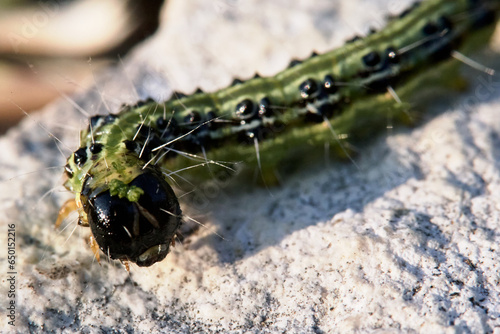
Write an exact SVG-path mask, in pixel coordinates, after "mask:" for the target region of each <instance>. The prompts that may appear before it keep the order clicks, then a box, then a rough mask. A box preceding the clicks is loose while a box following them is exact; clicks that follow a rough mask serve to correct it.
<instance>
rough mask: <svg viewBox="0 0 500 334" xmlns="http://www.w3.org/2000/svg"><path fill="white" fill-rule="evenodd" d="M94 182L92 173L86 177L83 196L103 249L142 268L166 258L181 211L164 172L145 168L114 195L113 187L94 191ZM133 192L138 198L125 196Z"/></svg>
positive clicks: (85, 208) (90, 223)
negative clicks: (92, 185)
mask: <svg viewBox="0 0 500 334" xmlns="http://www.w3.org/2000/svg"><path fill="white" fill-rule="evenodd" d="M91 181H92V178H91V177H90V176H89V177H87V178H86V179H85V182H84V186H83V190H82V196H81V198H82V204H83V208H84V210H85V212H86V213H87V217H88V222H89V225H90V228H91V230H92V234H93V236H94V238H95V240H96V242H97V244H98V245H99V248H100V249H101V250H102V252H103V253H104V254H106V255H108V256H109V257H110V258H111V259H116V260H123V261H131V262H134V263H136V264H137V265H138V266H141V267H147V266H150V265H152V264H154V263H156V262H158V261H161V260H163V259H164V258H165V256H167V253H168V252H169V248H170V244H171V243H172V240H173V238H174V236H175V234H176V232H177V230H178V228H179V226H180V225H181V210H180V207H179V203H178V201H177V197H176V196H175V194H174V191H173V190H172V188H171V187H170V186H169V185H168V183H166V182H165V180H164V179H163V178H162V177H161V174H158V173H156V172H154V171H152V170H146V172H144V173H143V174H140V175H139V176H137V177H136V178H135V179H134V180H133V181H132V182H130V184H128V185H124V184H123V187H124V188H123V189H124V190H123V191H118V194H113V195H111V191H110V190H106V191H104V192H102V193H99V194H95V195H94V194H92V189H91V188H92V187H91V186H90V184H91ZM131 191H132V192H134V191H135V192H136V196H135V198H134V197H133V196H132V199H129V198H128V197H127V196H122V195H123V193H130V192H131ZM120 192H122V194H120ZM120 196H122V197H120Z"/></svg>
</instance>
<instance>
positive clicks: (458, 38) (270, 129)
mask: <svg viewBox="0 0 500 334" xmlns="http://www.w3.org/2000/svg"><path fill="white" fill-rule="evenodd" d="M499 6H500V1H498V0H482V1H481V0H477V1H473V0H459V1H441V0H429V1H425V2H416V3H415V4H414V5H413V6H412V7H411V8H410V9H408V10H406V11H404V12H403V13H401V14H400V15H399V16H398V17H397V18H394V19H393V20H392V21H391V22H390V23H389V24H388V25H387V27H386V28H385V29H383V30H381V31H379V32H375V33H373V34H371V35H369V36H367V37H365V38H354V39H352V40H350V41H349V42H348V43H346V45H345V46H343V47H341V48H339V49H336V50H333V51H331V52H328V53H325V54H322V55H317V54H313V55H312V56H311V57H310V58H308V59H307V60H304V61H292V63H291V64H290V66H289V67H288V68H287V69H285V70H283V71H282V72H280V73H278V74H277V75H275V76H274V77H266V78H262V77H259V76H256V77H254V78H253V79H250V80H248V81H245V82H241V81H239V80H235V81H234V82H233V84H232V85H231V86H230V87H227V88H225V89H222V90H220V91H217V92H213V93H204V92H201V91H198V92H196V93H194V94H192V95H190V96H183V95H181V94H177V93H174V95H173V97H172V98H171V99H170V100H168V101H166V102H164V103H157V102H154V101H145V102H141V103H138V104H136V105H134V106H125V107H124V108H123V109H122V110H121V111H120V112H119V113H117V114H109V115H106V116H94V117H92V118H91V119H90V124H89V127H88V128H87V129H85V130H83V131H82V132H81V147H80V148H78V149H77V150H76V151H75V152H74V153H73V154H71V156H70V157H69V158H68V160H67V165H66V175H67V177H68V179H67V181H66V182H65V187H66V188H67V189H68V190H70V191H71V192H73V193H74V194H75V199H72V200H70V201H68V202H67V203H66V204H65V205H64V206H63V207H62V208H61V211H60V215H59V218H58V222H57V223H56V224H59V223H60V222H61V220H62V219H63V218H64V217H65V216H66V215H67V213H68V212H70V211H72V210H75V209H76V210H78V214H79V224H80V225H84V226H90V228H91V232H92V237H91V245H92V249H93V251H94V254H95V255H96V256H97V258H99V250H98V249H99V248H100V249H101V250H102V252H103V253H104V254H106V255H107V256H108V257H109V258H111V259H118V260H121V261H122V262H125V263H128V262H133V263H136V264H137V265H139V266H150V265H152V264H154V263H156V262H158V261H161V260H162V259H164V258H165V256H166V255H167V253H168V252H169V247H170V244H171V243H173V242H174V237H175V234H176V231H177V230H178V228H179V226H180V225H181V221H182V213H181V209H180V206H179V203H178V200H177V197H176V195H175V193H174V190H173V189H172V188H171V186H170V185H169V182H168V181H169V177H168V175H167V173H166V172H165V171H167V170H174V171H175V170H179V169H184V168H189V166H191V165H193V164H194V162H193V161H199V160H201V161H202V162H203V161H204V162H205V163H207V164H208V163H212V164H213V165H214V167H216V168H217V167H220V166H221V164H219V163H217V162H220V161H224V162H226V161H230V162H243V163H244V164H247V165H248V164H250V165H251V164H253V165H256V164H259V167H260V169H261V172H262V175H263V177H264V179H266V180H269V179H270V178H271V176H270V175H271V174H272V170H273V169H274V168H275V167H276V166H277V165H278V164H279V163H280V162H282V161H283V160H284V159H285V158H287V157H289V156H290V155H292V154H299V155H303V156H305V157H306V158H307V153H308V151H309V149H310V147H311V146H319V145H323V144H324V143H325V142H332V144H333V147H334V150H335V151H336V152H337V153H338V155H345V149H344V148H343V146H342V145H341V140H343V139H345V138H346V137H349V140H356V139H358V138H363V137H367V136H369V135H370V134H372V133H373V132H375V131H377V130H378V129H380V128H381V127H383V126H385V125H386V121H387V117H388V114H390V115H391V116H392V117H394V118H396V119H399V120H401V121H404V120H405V119H406V118H407V117H408V114H407V111H408V104H406V103H401V102H400V101H397V100H398V99H397V98H396V99H394V98H393V97H391V96H390V95H391V94H386V93H387V92H388V91H389V92H394V90H393V87H394V88H398V95H399V96H400V97H405V89H406V90H409V89H410V88H409V87H410V86H411V85H415V83H417V84H418V83H419V81H415V80H416V79H415V78H417V74H419V73H420V72H422V70H423V69H428V68H431V67H437V66H440V64H443V63H445V61H446V60H448V59H450V58H451V55H452V54H453V52H454V50H457V49H459V48H467V47H468V48H474V47H476V46H477V45H480V44H484V43H485V40H486V39H487V38H488V37H489V34H490V33H491V26H492V23H493V22H495V21H496V16H497V12H498V9H499ZM420 83H422V81H420ZM393 95H394V94H393ZM403 100H404V99H403ZM200 157H202V159H201V158H200ZM203 174H206V175H205V176H203ZM207 175H208V176H209V175H210V173H208V172H207V173H201V174H194V172H193V179H197V180H198V181H199V180H202V179H203V178H206V177H207Z"/></svg>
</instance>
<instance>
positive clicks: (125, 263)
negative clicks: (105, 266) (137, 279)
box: [120, 260, 130, 273]
mask: <svg viewBox="0 0 500 334" xmlns="http://www.w3.org/2000/svg"><path fill="white" fill-rule="evenodd" d="M120 262H121V263H122V264H123V266H124V267H125V270H126V271H127V272H128V273H130V265H129V263H130V261H127V260H120Z"/></svg>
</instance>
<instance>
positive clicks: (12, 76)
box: [0, 0, 164, 134]
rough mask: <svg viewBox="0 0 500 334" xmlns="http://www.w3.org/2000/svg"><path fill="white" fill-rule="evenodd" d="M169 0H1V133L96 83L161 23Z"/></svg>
mask: <svg viewBox="0 0 500 334" xmlns="http://www.w3.org/2000/svg"><path fill="white" fill-rule="evenodd" d="M163 2H164V0H148V1H138V0H43V1H40V0H0V134H2V133H4V132H6V131H7V129H8V128H9V127H11V126H13V125H15V124H16V123H17V122H18V121H19V120H20V119H22V118H23V117H24V116H25V115H24V113H23V110H24V111H26V112H31V111H35V110H39V109H41V107H43V106H44V105H45V104H48V103H50V102H51V101H52V100H54V99H57V98H59V97H60V96H61V95H64V94H71V93H72V92H73V91H75V90H77V89H83V88H85V87H88V86H89V85H90V84H92V83H93V78H94V73H96V72H98V71H99V68H101V67H103V66H106V65H109V64H110V63H116V62H118V61H119V60H120V58H121V57H123V56H124V55H125V54H126V53H127V52H128V51H129V50H130V49H131V48H132V47H133V46H134V45H135V44H137V43H139V42H141V41H143V40H144V39H146V38H147V37H148V36H150V35H152V34H153V33H154V32H155V31H156V29H157V28H158V25H159V15H160V14H159V13H160V7H161V6H162V4H163Z"/></svg>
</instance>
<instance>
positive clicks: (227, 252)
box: [0, 0, 500, 333]
mask: <svg viewBox="0 0 500 334" xmlns="http://www.w3.org/2000/svg"><path fill="white" fill-rule="evenodd" d="M408 3H409V1H405V2H402V1H399V2H395V1H362V0H357V1H326V0H324V1H323V0H317V1H295V2H289V1H284V0H283V1H282V0H275V1H272V2H266V1H263V0H247V1H215V2H213V1H210V2H207V1H202V0H198V1H194V0H193V1H182V0H172V1H169V2H168V4H167V6H166V7H165V8H164V10H163V12H162V26H161V29H160V31H159V32H158V33H157V34H156V35H155V36H153V38H151V39H150V40H148V41H146V42H144V43H143V44H142V45H139V46H137V48H136V50H134V52H133V53H132V54H130V55H129V56H128V57H127V58H125V59H124V61H123V64H120V65H118V66H117V67H116V68H111V69H109V71H107V72H106V73H99V74H96V77H97V79H96V80H97V83H96V85H95V87H94V88H93V89H91V90H88V91H85V92H82V93H80V94H79V95H77V96H74V97H72V100H74V101H75V102H76V103H77V104H78V105H80V106H81V107H82V108H83V109H84V110H85V111H87V112H88V113H91V114H93V113H96V112H105V110H106V108H110V109H111V110H116V109H117V108H118V106H119V105H120V104H121V103H123V102H133V101H136V100H137V99H139V98H145V97H148V96H152V97H153V98H155V99H158V100H161V99H164V98H167V97H168V96H169V94H170V92H171V90H172V89H175V90H180V91H186V92H192V91H194V90H195V89H196V87H197V86H201V87H202V88H203V89H206V90H214V89H216V88H221V87H224V86H225V85H227V84H229V83H230V81H231V80H232V78H233V77H241V78H249V77H251V76H253V74H254V72H255V71H258V72H260V73H261V74H262V75H272V74H274V73H276V72H277V71H279V70H281V69H283V68H284V67H285V66H286V64H287V63H288V62H289V61H290V59H291V58H305V57H306V56H307V55H309V54H310V52H311V51H313V50H316V51H319V52H323V51H326V50H329V49H330V48H332V47H335V46H339V45H342V42H343V41H344V40H345V39H346V38H347V37H351V36H352V35H353V34H356V33H357V34H359V33H364V32H366V31H367V30H368V27H369V26H375V27H381V26H383V22H384V15H385V14H387V13H388V12H398V11H400V10H401V9H403V8H404V7H405V4H408ZM498 44H499V42H498V41H497V42H496V45H498ZM484 59H486V61H488V60H491V59H494V57H491V56H490V57H488V56H485V58H484ZM496 65H498V64H496ZM488 80H489V79H488V78H487V77H486V76H485V75H482V74H478V73H475V74H472V75H471V76H469V82H470V86H469V87H470V88H469V89H468V90H467V91H465V92H461V93H460V94H458V93H454V94H451V95H452V96H451V95H450V97H449V98H448V97H447V98H446V99H443V101H441V102H436V103H433V104H432V105H430V106H429V108H428V109H429V110H428V113H427V114H426V115H427V116H425V117H424V118H423V120H422V121H421V122H420V123H419V125H418V126H416V127H414V128H411V129H403V128H399V129H395V130H392V131H388V132H387V133H382V134H381V135H380V136H379V137H377V138H375V139H374V140H373V141H371V143H370V144H366V145H364V146H362V147H360V148H359V151H360V152H359V155H357V156H356V157H355V159H356V164H357V166H356V165H354V164H352V163H340V162H336V161H334V160H333V159H329V160H328V161H326V162H321V161H320V162H318V163H315V164H310V165H307V166H305V167H304V168H302V169H301V170H299V171H297V172H295V173H293V174H292V175H289V176H287V177H286V179H285V180H284V181H283V185H282V186H281V187H273V188H270V189H266V188H262V187H259V186H248V185H245V186H242V185H240V184H237V183H236V184H234V183H233V182H231V183H229V184H228V185H227V186H225V187H223V188H219V189H218V190H216V191H215V193H214V194H213V196H207V197H211V198H210V200H209V201H208V202H204V203H201V204H197V205H196V206H195V207H193V205H191V206H190V203H189V202H183V205H184V206H185V207H187V209H186V211H187V212H188V213H189V214H190V215H192V216H193V217H195V218H196V219H198V220H200V221H201V222H203V224H205V225H206V228H200V229H198V230H197V231H196V232H195V233H192V234H191V235H189V236H188V237H187V239H186V240H185V241H184V243H183V244H182V245H180V244H178V245H177V246H176V247H175V248H174V249H173V252H172V253H171V254H170V255H169V256H168V257H167V258H166V259H165V260H164V261H163V262H161V263H159V264H156V265H154V266H152V267H149V268H138V267H135V266H132V268H131V270H130V273H127V271H125V270H124V269H123V267H122V266H121V265H120V264H118V263H108V262H107V261H103V262H102V264H101V265H98V264H97V263H96V262H95V261H94V259H93V255H92V252H91V251H90V249H89V247H88V245H87V244H86V239H85V238H86V237H87V236H88V233H89V230H88V229H85V228H81V227H77V226H76V224H75V221H74V220H73V221H72V223H71V224H69V225H67V228H65V229H63V230H55V229H54V226H53V223H54V220H55V217H56V216H57V210H58V208H59V207H60V205H61V204H62V203H63V202H64V201H65V200H66V199H67V198H69V197H70V196H71V194H69V193H68V192H67V191H65V190H64V189H63V188H62V187H61V186H60V184H61V182H62V177H61V174H62V168H61V167H60V166H63V165H64V160H65V156H66V155H67V154H68V153H69V152H70V150H71V149H74V148H75V147H76V146H77V145H78V129H80V128H81V127H83V126H85V119H86V117H85V116H83V115H82V114H81V113H80V112H79V111H78V109H77V108H75V107H74V106H72V104H71V103H69V102H68V101H66V100H64V99H63V100H62V101H60V102H58V103H56V104H54V105H52V106H50V107H48V108H46V109H45V110H43V112H41V113H39V114H37V115H34V116H32V117H30V118H27V119H25V121H24V122H23V123H22V124H20V125H19V126H18V127H16V128H14V129H12V130H11V131H10V132H9V133H8V134H6V135H5V136H4V137H2V138H0V152H1V153H0V157H1V158H0V171H1V172H0V175H1V176H0V177H1V181H0V182H1V183H0V187H1V191H0V222H1V225H0V226H1V229H2V230H1V232H2V234H1V235H2V240H5V239H6V235H7V231H6V229H7V228H6V226H7V224H9V223H10V224H12V223H14V224H16V237H17V239H16V243H17V256H18V258H17V264H16V270H17V272H18V275H17V279H18V284H17V297H16V300H17V311H18V314H17V319H16V327H15V329H14V330H16V331H18V332H28V331H30V330H31V331H33V332H81V333H103V332H104V333H115V332H127V333H143V332H144V333H145V332H168V333H187V332H221V333H222V332H236V333H278V332H279V333H282V332H288V333H335V332H360V333H364V332H422V333H438V332H441V333H455V332H458V333H471V332H475V333H479V332H498V333H500V274H499V272H500V265H499V261H498V258H499V243H500V232H499V230H500V214H499V209H500V163H499V158H500V149H499V147H500V136H499V134H500V122H498V120H499V116H498V115H499V114H498V111H499V110H500V98H499V92H500V89H499V87H498V84H495V83H494V82H493V83H490V84H489V85H485V82H488ZM478 89H481V92H483V93H484V92H485V91H486V92H488V93H487V94H480V95H479V94H478ZM49 132H50V135H49ZM54 136H55V137H57V138H58V139H60V141H61V142H59V141H56V140H54ZM61 152H62V153H61ZM51 166H59V167H57V168H49V167H51ZM31 171H36V172H35V173H29V174H27V173H28V172H31ZM207 191H208V190H207ZM73 231H74V232H73ZM214 231H217V233H218V234H220V235H222V236H223V238H221V237H219V236H218V235H217V234H215V233H214ZM2 243H3V242H2ZM0 260H1V263H0V266H1V268H2V272H6V269H5V268H6V267H7V264H6V252H5V251H2V252H1V253H0ZM2 277H4V276H2ZM1 283H2V284H0V289H1V293H2V296H4V295H6V294H7V291H6V289H7V283H6V280H5V279H4V278H2V282H1ZM3 299H4V298H3V297H2V298H0V300H3ZM0 303H2V305H1V307H2V312H4V311H5V307H6V305H4V304H3V303H4V302H0ZM6 319H7V318H6V317H5V316H3V315H2V316H1V318H0V325H1V327H0V328H2V332H8V331H11V330H12V329H13V328H12V327H10V326H8V324H7V321H6Z"/></svg>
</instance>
